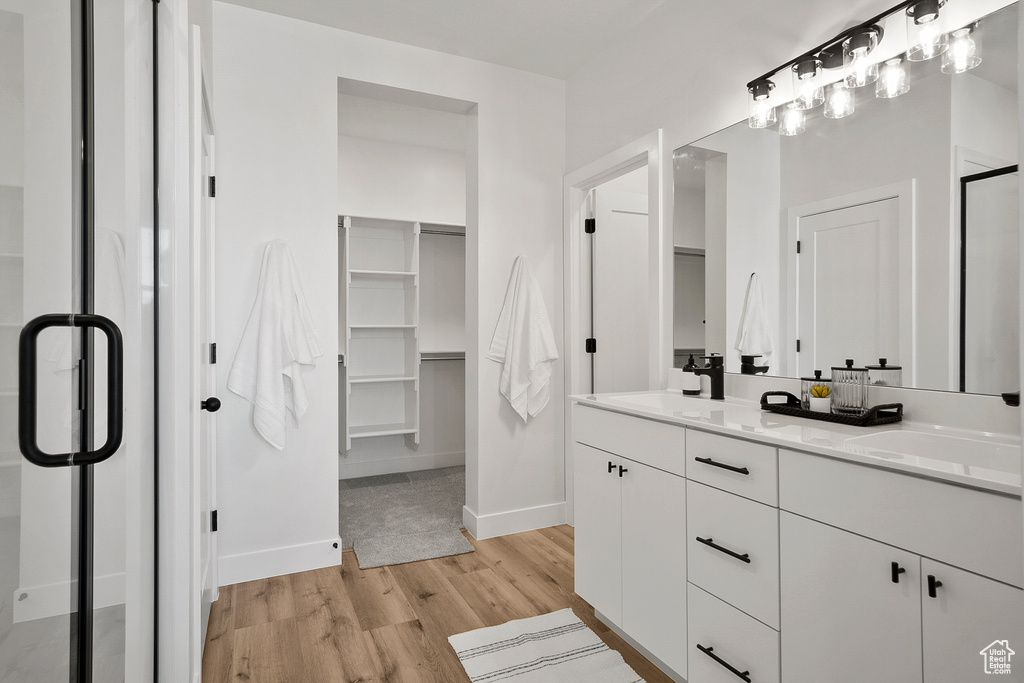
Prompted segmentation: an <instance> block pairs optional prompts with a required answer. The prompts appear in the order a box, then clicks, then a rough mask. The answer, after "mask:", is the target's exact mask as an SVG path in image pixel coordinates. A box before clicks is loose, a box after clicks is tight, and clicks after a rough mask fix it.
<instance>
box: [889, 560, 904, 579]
mask: <svg viewBox="0 0 1024 683" xmlns="http://www.w3.org/2000/svg"><path fill="white" fill-rule="evenodd" d="M906 571H907V570H906V569H904V568H903V567H901V566H900V563H899V562H893V563H892V582H893V583H899V582H900V574H903V573H904V572H906Z"/></svg>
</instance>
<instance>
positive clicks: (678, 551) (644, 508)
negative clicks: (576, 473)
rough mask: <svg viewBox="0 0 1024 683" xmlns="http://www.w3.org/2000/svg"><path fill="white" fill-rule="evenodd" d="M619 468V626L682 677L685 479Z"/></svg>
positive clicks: (634, 467)
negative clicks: (620, 607)
mask: <svg viewBox="0 0 1024 683" xmlns="http://www.w3.org/2000/svg"><path fill="white" fill-rule="evenodd" d="M622 466H623V467H624V468H626V471H624V472H623V477H622V629H623V630H624V631H625V632H626V633H628V634H629V635H630V636H631V637H632V638H634V639H635V640H636V641H637V642H638V643H640V645H642V646H643V647H645V648H646V649H647V650H649V651H650V652H651V654H653V655H654V656H655V657H657V658H658V659H660V660H661V661H662V662H663V663H664V664H665V665H667V666H668V667H669V668H671V669H672V670H674V671H675V672H676V673H678V674H679V675H680V676H685V675H686V480H685V479H683V478H682V477H680V476H677V475H674V474H669V473H667V472H662V471H661V470H657V469H654V468H653V467H648V466H646V465H641V464H640V463H636V462H633V461H630V460H623V461H622Z"/></svg>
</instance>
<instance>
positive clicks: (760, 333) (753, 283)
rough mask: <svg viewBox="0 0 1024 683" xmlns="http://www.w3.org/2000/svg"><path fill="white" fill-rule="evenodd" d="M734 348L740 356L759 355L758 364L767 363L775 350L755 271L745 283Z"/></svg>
mask: <svg viewBox="0 0 1024 683" xmlns="http://www.w3.org/2000/svg"><path fill="white" fill-rule="evenodd" d="M736 350H737V351H739V352H740V355H742V356H761V360H759V361H758V362H757V364H758V365H768V359H769V357H770V356H771V355H772V353H774V352H775V344H774V342H773V341H772V328H771V325H769V324H768V314H767V312H766V309H765V305H764V290H763V289H762V288H761V279H760V278H759V277H758V275H757V273H751V274H750V282H748V283H747V298H746V300H745V301H744V302H743V313H742V315H740V327H739V330H738V331H737V333H736Z"/></svg>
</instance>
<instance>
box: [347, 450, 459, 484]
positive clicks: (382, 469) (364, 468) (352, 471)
mask: <svg viewBox="0 0 1024 683" xmlns="http://www.w3.org/2000/svg"><path fill="white" fill-rule="evenodd" d="M465 464H466V453H465V451H460V452H458V453H428V454H424V455H400V456H397V457H394V458H374V459H373V460H366V461H363V462H345V456H344V454H342V455H339V456H338V479H355V478H356V477H372V476H374V475H377V474H395V473H398V472H417V471H419V470H435V469H440V468H442V467H458V466H460V465H465Z"/></svg>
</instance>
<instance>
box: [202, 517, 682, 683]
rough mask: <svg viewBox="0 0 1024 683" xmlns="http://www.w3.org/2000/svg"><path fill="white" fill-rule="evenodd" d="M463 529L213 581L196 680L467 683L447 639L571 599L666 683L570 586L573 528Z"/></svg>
mask: <svg viewBox="0 0 1024 683" xmlns="http://www.w3.org/2000/svg"><path fill="white" fill-rule="evenodd" d="M463 533H465V532H463ZM466 537H467V538H468V539H469V541H470V542H471V543H472V544H473V545H474V547H475V548H476V552H475V553H469V554H466V555H457V556H454V557H444V558H440V559H436V560H423V561H421V562H412V563H409V564H401V565H393V566H390V567H380V568H376V569H365V570H361V569H359V566H358V564H357V562H356V557H355V555H354V554H353V552H352V549H351V548H347V549H345V551H344V555H343V560H342V565H341V566H340V567H328V568H325V569H317V570H313V571H308V572H303V573H300V574H290V575H288V576H278V577H274V578H271V579H263V580H260V581H250V582H248V583H240V584H236V585H234V586H227V587H224V588H221V589H220V599H219V600H218V601H217V602H216V603H214V605H213V609H212V611H211V612H210V627H209V630H208V633H207V636H206V649H205V651H204V653H203V682H204V683H227V682H228V681H231V682H234V681H248V682H250V683H284V682H288V683H292V682H306V681H308V682H310V683H320V682H326V681H330V682H331V683H333V682H335V681H337V682H340V683H349V682H352V683H354V682H355V681H360V682H371V681H379V682H380V683H385V682H387V683H395V682H402V683H406V682H409V683H412V682H419V681H423V682H427V681H439V682H447V681H452V682H458V683H462V682H465V683H468V682H469V678H468V677H467V676H466V674H465V672H464V671H463V669H462V665H461V664H460V663H459V659H458V657H457V656H456V655H455V651H454V650H452V649H451V646H450V645H449V644H448V636H450V635H454V634H456V633H462V632H464V631H470V630H473V629H475V628H482V627H484V626H494V625H496V624H501V623H504V622H506V621H509V620H510V619H522V618H524V617H531V616H535V615H538V614H546V613H548V612H553V611H555V610H559V609H562V608H565V607H571V608H572V610H573V611H574V612H575V613H576V615H577V616H578V617H579V618H580V619H582V620H583V621H584V622H585V623H586V624H587V625H588V626H589V627H590V628H592V629H593V630H594V631H595V632H596V633H597V634H598V636H600V638H601V639H602V640H604V642H606V643H607V644H608V645H609V647H612V648H614V649H615V650H618V651H619V652H620V653H621V654H622V656H623V658H624V659H625V660H626V662H627V663H629V665H630V666H632V667H633V669H634V670H636V672H637V673H638V674H639V675H640V676H642V677H643V678H644V679H645V680H646V681H648V683H671V680H670V679H669V678H668V677H667V676H665V674H663V673H662V672H661V671H659V670H658V669H657V668H655V667H654V666H653V665H652V664H651V663H650V662H648V661H647V660H646V659H644V658H643V657H642V656H641V655H640V654H639V653H638V652H637V651H636V650H634V649H633V648H632V647H630V646H629V645H628V644H627V643H626V642H625V641H623V640H622V639H621V638H620V637H619V636H617V635H616V634H615V633H613V632H612V631H610V630H609V629H608V628H607V627H606V626H605V625H604V624H602V623H601V622H600V621H598V620H597V619H596V618H595V617H594V610H593V608H592V607H591V606H590V605H588V604H587V603H586V602H584V601H583V600H582V599H581V598H580V597H579V596H577V595H576V594H575V593H574V592H573V529H572V527H569V526H566V525H563V526H557V527H551V528H548V529H539V530H537V531H528V532H525V533H521V534H514V535H511V536H501V537H498V538H492V539H487V540H484V541H477V540H474V539H473V538H472V537H470V536H469V535H468V534H467V535H466ZM680 647H684V645H682V644H680Z"/></svg>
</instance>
